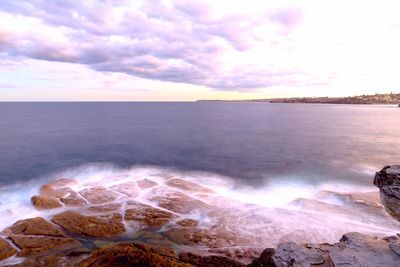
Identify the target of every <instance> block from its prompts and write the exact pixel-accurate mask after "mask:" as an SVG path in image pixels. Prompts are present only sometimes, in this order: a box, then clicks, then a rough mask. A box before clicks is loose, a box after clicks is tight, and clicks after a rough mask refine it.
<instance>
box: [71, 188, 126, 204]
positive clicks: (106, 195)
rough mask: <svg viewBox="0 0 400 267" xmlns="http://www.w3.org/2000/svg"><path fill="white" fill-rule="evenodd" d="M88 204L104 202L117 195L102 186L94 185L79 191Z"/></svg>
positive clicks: (112, 199)
mask: <svg viewBox="0 0 400 267" xmlns="http://www.w3.org/2000/svg"><path fill="white" fill-rule="evenodd" d="M79 194H81V195H82V196H83V197H84V198H86V200H87V201H88V202H89V203H90V204H104V203H107V202H111V201H114V200H115V199H117V197H118V195H117V194H116V193H114V192H113V191H111V190H110V189H107V188H106V187H103V186H94V187H89V188H86V189H83V190H81V191H79Z"/></svg>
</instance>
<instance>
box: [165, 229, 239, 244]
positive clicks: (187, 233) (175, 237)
mask: <svg viewBox="0 0 400 267" xmlns="http://www.w3.org/2000/svg"><path fill="white" fill-rule="evenodd" d="M165 235H166V236H167V237H168V238H170V239H171V240H172V241H174V242H175V243H177V244H182V245H188V246H193V245H197V246H198V245H201V246H206V247H208V248H222V247H230V246H233V245H235V237H234V236H231V235H229V234H228V233H224V232H214V231H212V230H209V229H196V228H178V229H175V228H173V229H170V230H168V231H166V232H165Z"/></svg>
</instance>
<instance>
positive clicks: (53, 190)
mask: <svg viewBox="0 0 400 267" xmlns="http://www.w3.org/2000/svg"><path fill="white" fill-rule="evenodd" d="M77 184H78V182H77V181H75V180H74V179H59V180H56V181H52V182H49V183H47V184H45V185H42V186H41V187H40V194H41V195H45V196H53V197H58V198H59V197H63V196H64V195H65V194H66V190H69V189H70V187H71V186H74V185H77Z"/></svg>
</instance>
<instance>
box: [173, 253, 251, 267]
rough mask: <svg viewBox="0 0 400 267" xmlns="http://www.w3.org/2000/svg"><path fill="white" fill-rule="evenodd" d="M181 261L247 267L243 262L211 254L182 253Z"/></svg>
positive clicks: (225, 266)
mask: <svg viewBox="0 0 400 267" xmlns="http://www.w3.org/2000/svg"><path fill="white" fill-rule="evenodd" d="M179 259H180V260H181V261H184V262H187V263H190V264H193V265H194V266H203V267H245V266H246V265H244V264H243V263H240V262H237V261H235V260H232V259H229V258H227V257H223V256H216V255H209V256H201V255H197V254H193V253H188V252H187V253H182V254H180V255H179Z"/></svg>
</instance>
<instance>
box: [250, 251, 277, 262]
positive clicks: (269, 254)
mask: <svg viewBox="0 0 400 267" xmlns="http://www.w3.org/2000/svg"><path fill="white" fill-rule="evenodd" d="M274 254H275V249H273V248H267V249H265V250H264V251H263V252H262V253H261V255H260V257H259V258H257V259H255V260H254V261H253V262H252V263H251V264H250V265H249V267H276V264H275V261H274Z"/></svg>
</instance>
